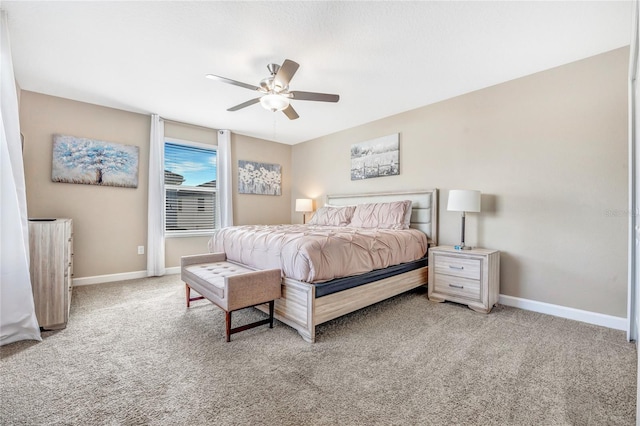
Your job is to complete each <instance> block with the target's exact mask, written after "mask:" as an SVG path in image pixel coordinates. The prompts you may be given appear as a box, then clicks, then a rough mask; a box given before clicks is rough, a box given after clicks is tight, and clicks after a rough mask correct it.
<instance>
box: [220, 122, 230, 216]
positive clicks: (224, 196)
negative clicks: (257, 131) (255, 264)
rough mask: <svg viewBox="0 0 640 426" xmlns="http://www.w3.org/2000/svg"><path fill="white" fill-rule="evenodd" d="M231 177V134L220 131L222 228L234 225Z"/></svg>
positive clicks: (227, 131) (226, 131)
mask: <svg viewBox="0 0 640 426" xmlns="http://www.w3.org/2000/svg"><path fill="white" fill-rule="evenodd" d="M232 184H233V180H232V177H231V132H230V131H229V130H218V198H219V199H220V208H219V209H218V210H219V212H220V213H219V214H220V217H219V221H218V223H219V224H220V227H221V228H224V227H225V226H232V225H233V198H232V190H231V188H232Z"/></svg>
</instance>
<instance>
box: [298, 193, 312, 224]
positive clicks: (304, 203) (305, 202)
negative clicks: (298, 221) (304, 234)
mask: <svg viewBox="0 0 640 426" xmlns="http://www.w3.org/2000/svg"><path fill="white" fill-rule="evenodd" d="M296 211H297V212H302V223H303V224H304V223H305V218H306V214H307V213H309V212H312V211H313V200H312V199H310V198H296Z"/></svg>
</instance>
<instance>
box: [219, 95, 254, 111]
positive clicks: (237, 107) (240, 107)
mask: <svg viewBox="0 0 640 426" xmlns="http://www.w3.org/2000/svg"><path fill="white" fill-rule="evenodd" d="M258 102H260V98H255V99H251V100H250V101H247V102H243V103H241V104H239V105H236V106H234V107H231V108H229V109H228V110H227V111H237V110H239V109H242V108H246V107H248V106H251V105H253V104H257V103H258Z"/></svg>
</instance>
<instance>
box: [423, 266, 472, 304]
mask: <svg viewBox="0 0 640 426" xmlns="http://www.w3.org/2000/svg"><path fill="white" fill-rule="evenodd" d="M435 281H436V282H435V285H434V289H433V290H434V292H436V293H439V294H443V293H444V294H448V295H450V296H454V297H464V298H466V299H471V300H480V281H479V280H470V279H468V278H460V277H454V276H451V275H441V274H438V273H437V272H436V279H435Z"/></svg>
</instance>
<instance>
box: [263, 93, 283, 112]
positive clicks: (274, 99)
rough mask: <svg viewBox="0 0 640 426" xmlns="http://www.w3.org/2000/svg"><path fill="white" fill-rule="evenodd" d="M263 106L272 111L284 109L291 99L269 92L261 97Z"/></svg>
mask: <svg viewBox="0 0 640 426" xmlns="http://www.w3.org/2000/svg"><path fill="white" fill-rule="evenodd" d="M260 104H261V105H262V106H263V108H265V109H268V110H271V111H282V110H283V109H285V108H286V107H288V106H289V99H288V98H285V97H284V96H282V95H278V94H275V93H273V94H268V95H264V96H263V97H261V98H260Z"/></svg>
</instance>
